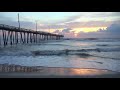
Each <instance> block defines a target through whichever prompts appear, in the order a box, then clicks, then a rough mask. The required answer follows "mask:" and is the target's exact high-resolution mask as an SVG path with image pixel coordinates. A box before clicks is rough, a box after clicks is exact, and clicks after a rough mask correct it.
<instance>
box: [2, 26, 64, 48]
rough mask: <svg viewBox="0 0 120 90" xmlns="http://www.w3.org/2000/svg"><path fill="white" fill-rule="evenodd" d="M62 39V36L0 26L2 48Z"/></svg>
mask: <svg viewBox="0 0 120 90" xmlns="http://www.w3.org/2000/svg"><path fill="white" fill-rule="evenodd" d="M63 37H64V36H63V35H58V34H52V33H48V32H42V31H35V30H31V29H25V28H19V27H14V26H9V25H4V24H0V45H2V44H3V45H4V46H6V45H8V44H10V45H13V44H18V43H22V44H27V43H40V42H41V41H42V40H60V39H62V38H63Z"/></svg>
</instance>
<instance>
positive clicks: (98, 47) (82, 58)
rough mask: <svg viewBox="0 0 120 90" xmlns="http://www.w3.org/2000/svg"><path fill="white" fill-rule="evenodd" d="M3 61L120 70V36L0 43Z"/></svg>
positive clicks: (0, 60)
mask: <svg viewBox="0 0 120 90" xmlns="http://www.w3.org/2000/svg"><path fill="white" fill-rule="evenodd" d="M3 63H9V64H17V65H23V66H46V67H72V68H95V69H107V70H112V71H116V72H120V39H110V38H106V39H97V38H86V39H64V40H58V41H46V42H41V43H39V44H26V45H14V46H7V47H0V64H3Z"/></svg>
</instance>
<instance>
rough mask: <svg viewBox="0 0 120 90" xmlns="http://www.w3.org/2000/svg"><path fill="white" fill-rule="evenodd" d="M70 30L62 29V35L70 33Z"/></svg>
mask: <svg viewBox="0 0 120 90" xmlns="http://www.w3.org/2000/svg"><path fill="white" fill-rule="evenodd" d="M71 30H72V29H71V28H66V29H63V30H62V32H63V33H70V31H71Z"/></svg>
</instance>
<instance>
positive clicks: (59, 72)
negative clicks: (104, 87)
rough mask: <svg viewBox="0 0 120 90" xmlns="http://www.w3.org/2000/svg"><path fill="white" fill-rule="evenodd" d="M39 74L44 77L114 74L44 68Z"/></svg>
mask: <svg viewBox="0 0 120 90" xmlns="http://www.w3.org/2000/svg"><path fill="white" fill-rule="evenodd" d="M41 73H42V74H44V75H57V76H91V75H104V74H114V73H115V72H112V71H108V70H98V69H79V68H47V67H44V69H43V70H42V72H41Z"/></svg>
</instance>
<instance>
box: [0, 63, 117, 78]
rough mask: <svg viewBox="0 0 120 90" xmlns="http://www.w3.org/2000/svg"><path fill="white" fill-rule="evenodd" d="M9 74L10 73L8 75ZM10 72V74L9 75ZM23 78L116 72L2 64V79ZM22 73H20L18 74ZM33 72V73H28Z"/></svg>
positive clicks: (0, 70)
mask: <svg viewBox="0 0 120 90" xmlns="http://www.w3.org/2000/svg"><path fill="white" fill-rule="evenodd" d="M6 72H8V73H6ZM9 72H10V73H9ZM11 72H13V73H12V76H21V77H25V76H26V77H27V76H31V77H34V76H35V77H36V76H38V77H40V76H97V75H107V74H109V75H112V74H116V72H112V71H108V70H98V69H80V68H62V67H41V66H21V65H14V64H11V65H9V64H7V63H6V64H0V77H1V75H3V74H4V75H3V76H4V77H5V75H6V77H9V75H10V76H11ZM18 72H20V73H18ZM28 72H31V73H28Z"/></svg>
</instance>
